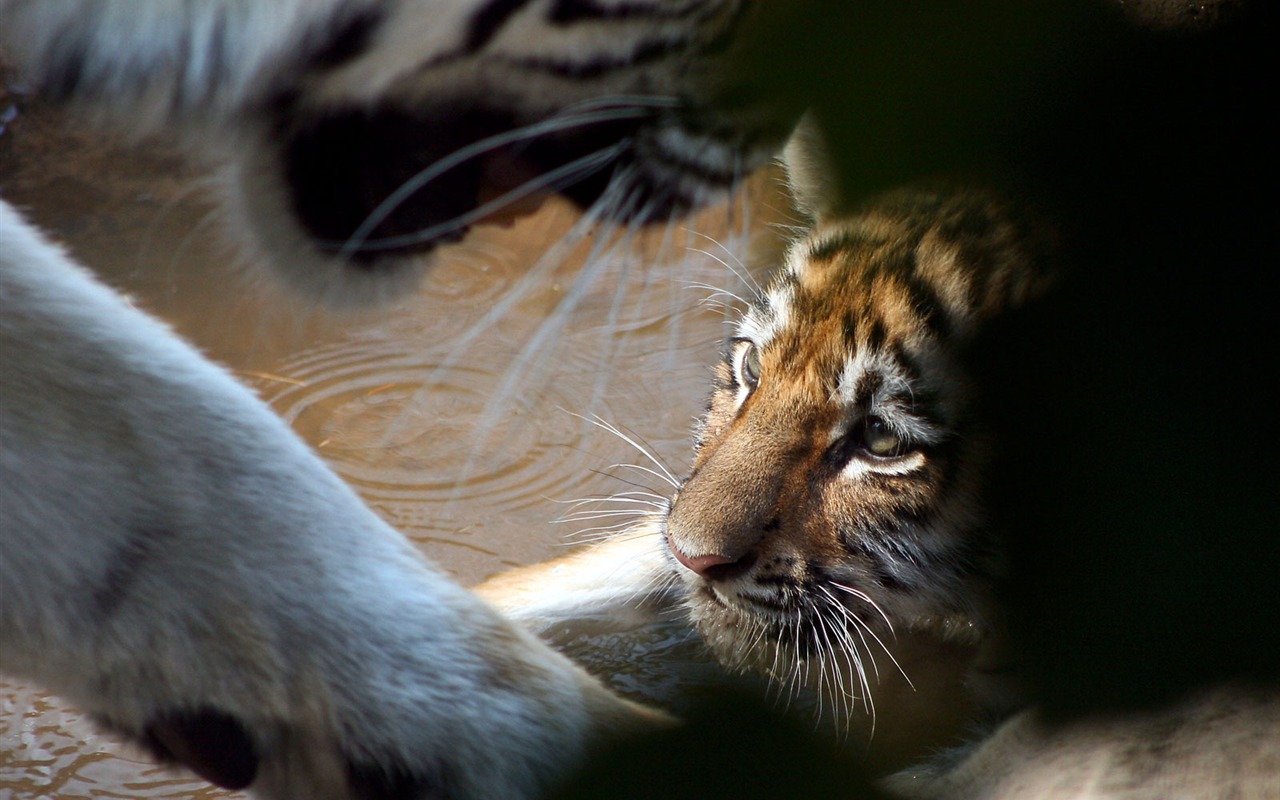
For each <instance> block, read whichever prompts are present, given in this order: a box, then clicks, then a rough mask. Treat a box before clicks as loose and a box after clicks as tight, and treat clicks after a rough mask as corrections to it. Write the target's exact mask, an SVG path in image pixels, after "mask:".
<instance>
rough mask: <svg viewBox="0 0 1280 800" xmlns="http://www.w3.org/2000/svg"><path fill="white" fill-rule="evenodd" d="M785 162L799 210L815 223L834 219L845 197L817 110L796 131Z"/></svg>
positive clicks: (792, 136) (784, 151)
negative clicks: (820, 126)
mask: <svg viewBox="0 0 1280 800" xmlns="http://www.w3.org/2000/svg"><path fill="white" fill-rule="evenodd" d="M782 163H783V166H784V167H786V171H787V188H789V189H790V190H791V202H792V203H793V204H794V205H795V207H796V210H798V211H800V212H801V213H803V214H805V215H806V216H808V217H809V218H810V219H811V220H812V221H813V222H815V223H818V222H822V221H824V220H827V219H830V218H831V217H833V216H835V215H836V214H837V213H838V212H839V211H840V209H841V208H842V207H843V203H844V197H843V195H842V194H841V191H840V178H839V172H838V171H837V170H836V168H835V163H834V162H833V161H832V160H831V155H830V151H829V150H828V147H827V140H826V137H825V136H824V135H823V133H822V130H821V129H820V128H819V127H818V122H817V120H816V119H814V116H813V112H809V113H808V114H805V115H804V117H803V118H802V119H801V120H800V124H799V125H797V126H796V129H795V130H794V131H793V132H792V134H791V138H790V139H789V140H788V141H787V146H786V149H784V150H783V152H782Z"/></svg>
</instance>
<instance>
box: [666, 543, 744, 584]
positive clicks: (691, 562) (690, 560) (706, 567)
mask: <svg viewBox="0 0 1280 800" xmlns="http://www.w3.org/2000/svg"><path fill="white" fill-rule="evenodd" d="M671 554H672V555H673V556H675V557H676V561H679V562H680V563H681V564H684V565H685V566H686V567H688V568H689V569H691V570H693V571H694V572H695V573H697V574H698V575H700V576H701V577H703V578H709V577H711V574H712V573H713V572H715V568H716V567H719V566H721V565H723V564H732V563H733V562H734V561H736V560H737V559H733V558H729V557H728V556H722V555H717V554H715V553H711V554H709V555H705V556H687V555H685V554H684V553H682V552H680V548H678V547H676V546H675V545H674V544H673V545H671Z"/></svg>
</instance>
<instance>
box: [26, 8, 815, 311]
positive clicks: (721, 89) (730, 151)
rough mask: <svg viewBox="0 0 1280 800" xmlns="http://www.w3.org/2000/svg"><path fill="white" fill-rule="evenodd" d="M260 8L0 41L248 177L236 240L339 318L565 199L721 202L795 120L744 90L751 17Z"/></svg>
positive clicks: (32, 65)
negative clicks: (534, 208) (510, 218)
mask: <svg viewBox="0 0 1280 800" xmlns="http://www.w3.org/2000/svg"><path fill="white" fill-rule="evenodd" d="M254 5H255V4H242V3H227V2H207V3H199V4H182V5H181V6H180V7H177V8H168V7H145V8H142V9H137V10H136V11H135V10H131V11H130V13H129V14H127V15H112V14H110V13H109V9H105V10H104V9H103V8H102V7H101V6H99V5H96V4H85V3H75V2H68V3H62V4H58V5H56V6H49V4H42V3H26V2H21V1H20V0H13V2H9V3H7V4H6V8H5V14H6V25H5V28H6V30H5V32H4V34H3V35H0V40H3V41H0V44H2V45H3V46H4V48H5V50H6V52H7V53H9V54H11V57H12V59H13V60H14V62H15V63H16V64H17V65H19V67H21V68H23V69H24V70H26V71H28V72H29V73H30V74H31V75H32V76H33V77H34V78H35V79H36V81H37V82H38V84H39V85H41V86H42V88H43V91H44V92H45V93H46V94H48V95H50V96H52V97H54V98H56V99H59V100H70V101H74V102H77V103H79V104H80V105H81V107H88V108H90V109H91V110H93V111H95V112H99V113H103V114H105V115H107V116H109V117H113V118H116V119H117V120H119V121H121V122H123V123H124V124H125V126H126V127H127V128H129V129H130V130H134V131H140V132H141V131H147V130H151V129H155V128H160V127H162V126H163V127H166V128H168V127H172V123H175V122H176V123H185V127H186V130H187V132H188V133H189V134H190V135H189V137H188V138H190V139H192V140H194V141H195V143H196V144H197V145H198V146H200V147H203V148H205V149H210V148H212V149H214V150H216V151H218V153H219V155H220V156H223V157H225V158H226V159H227V160H229V162H230V164H231V172H232V179H231V181H230V185H231V202H230V203H229V207H230V210H231V211H232V213H233V215H234V216H235V217H236V222H237V225H236V227H238V228H242V229H247V230H248V231H249V232H250V234H251V236H250V237H249V238H250V243H251V244H252V245H255V246H256V248H257V249H259V250H261V251H263V253H262V254H263V255H265V256H266V259H265V260H267V261H269V262H271V263H273V265H274V266H276V267H278V268H280V270H281V272H282V273H283V274H284V277H285V278H286V279H287V280H289V282H291V283H294V284H298V285H300V286H301V287H302V288H303V289H304V290H307V291H309V292H311V293H313V294H320V295H321V296H323V297H325V298H326V299H329V300H332V301H337V302H339V303H347V304H349V303H351V302H360V301H362V300H366V299H376V298H377V297H380V296H383V295H385V294H387V289H388V285H389V286H390V288H392V289H394V288H396V287H398V286H401V285H403V284H406V283H408V282H410V281H411V280H414V279H416V277H417V274H418V272H419V271H420V270H421V268H422V266H423V263H424V262H423V261H422V260H421V259H419V258H416V256H419V255H421V254H423V253H429V252H431V251H434V250H435V249H436V248H438V247H439V246H440V245H441V244H444V243H448V242H453V241H456V240H458V239H460V238H462V237H463V235H464V234H465V233H466V231H467V230H468V229H469V228H470V227H471V226H472V225H474V224H476V223H478V222H482V221H484V220H486V219H491V218H493V217H495V216H502V215H506V214H510V213H512V212H518V211H520V210H524V209H527V208H528V207H529V206H530V204H531V203H533V202H535V201H536V200H537V198H538V197H539V196H541V195H545V194H547V193H551V192H556V193H561V194H564V195H566V196H568V197H569V198H571V199H572V200H574V201H576V202H577V203H579V204H580V205H583V206H591V207H593V208H594V209H595V213H597V214H598V215H599V218H600V219H603V220H611V221H618V222H621V223H625V224H631V223H635V222H640V221H646V220H651V219H666V218H667V217H668V216H669V215H671V214H673V213H677V212H680V211H682V210H685V209H687V208H689V207H691V206H694V205H697V204H701V203H704V202H706V201H708V200H710V199H713V198H716V197H718V196H721V195H723V194H724V192H725V191H726V190H727V189H728V188H729V187H731V186H732V185H733V184H734V182H735V181H736V180H737V179H738V178H740V177H741V176H742V175H744V174H745V173H746V172H748V171H750V170H752V169H753V168H755V167H757V166H759V165H761V164H763V163H764V162H765V161H766V160H767V159H768V158H770V157H771V156H772V155H773V153H774V152H775V151H776V149H777V147H778V146H779V145H780V143H781V141H782V140H783V138H784V137H785V135H786V134H787V132H788V130H789V128H790V126H791V124H792V122H793V121H794V116H795V114H794V113H792V112H791V111H786V110H783V109H782V107H781V106H782V105H784V104H785V102H786V101H784V100H782V99H780V98H776V97H772V96H766V95H764V94H761V93H759V92H752V91H748V90H747V89H746V88H745V87H744V86H742V85H741V81H742V80H744V78H743V76H742V72H743V71H742V70H741V69H738V68H736V67H735V65H736V64H738V63H739V62H741V61H742V59H743V54H744V53H745V52H748V51H751V50H752V49H753V44H752V43H753V42H754V41H757V40H758V37H756V36H755V35H754V33H753V32H755V31H756V30H757V28H758V27H759V22H760V18H762V17H764V11H765V9H762V8H759V6H763V5H765V4H762V3H757V2H753V0H640V1H639V2H637V1H636V0H488V1H487V2H475V0H467V1H466V2H455V1H454V0H398V1H397V2H372V0H323V1H322V2H314V1H313V0H305V1H304V0H288V2H281V3H274V4H271V7H270V8H255V7H254ZM86 16H89V17H100V18H101V20H100V21H101V22H102V23H103V24H98V25H90V24H84V18H85V17H86ZM126 18H127V23H128V24H124V21H125V20H126ZM118 109H128V111H127V112H122V111H120V110H118ZM344 275H345V276H346V277H343V276H344Z"/></svg>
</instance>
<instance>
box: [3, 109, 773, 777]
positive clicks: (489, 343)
mask: <svg viewBox="0 0 1280 800" xmlns="http://www.w3.org/2000/svg"><path fill="white" fill-rule="evenodd" d="M0 106H4V107H2V108H0V113H3V112H4V111H5V110H6V108H7V107H8V101H4V98H3V95H2V94H0ZM74 127H75V126H74V125H72V124H71V123H70V122H69V121H68V120H66V119H64V118H62V117H60V116H58V115H55V114H53V113H51V112H49V111H47V110H43V109H40V108H37V107H34V106H32V105H27V106H26V107H24V108H22V109H21V113H20V114H18V116H17V117H16V118H15V119H11V120H9V121H8V124H7V126H6V128H5V130H4V132H3V134H2V135H0V195H2V196H3V197H4V198H5V199H7V200H9V201H10V202H12V203H14V204H16V205H18V206H19V207H20V208H23V209H24V210H26V211H27V212H28V213H29V214H30V216H31V217H32V218H33V219H34V220H36V221H37V222H38V223H39V224H40V225H42V226H43V227H45V228H46V229H47V230H49V231H51V232H53V233H54V234H55V235H56V236H57V237H58V238H60V239H61V240H62V241H63V242H64V243H65V244H67V246H68V247H69V248H70V250H71V251H72V253H73V254H74V255H75V256H76V257H77V258H79V259H80V260H81V261H82V262H83V263H85V264H86V265H88V266H90V267H92V268H93V269H95V270H96V271H98V272H99V274H101V275H102V276H103V277H104V278H105V279H106V280H107V281H108V282H109V283H111V284H112V285H114V286H116V287H118V288H120V289H122V290H124V291H126V292H128V293H130V294H132V295H133V296H134V297H135V298H136V300H137V302H138V303H139V305H141V306H142V307H144V308H146V309H148V310H150V311H152V312H154V313H156V314H158V315H160V316H162V317H164V318H165V319H167V320H169V321H170V322H171V324H173V325H174V327H175V328H176V329H177V330H178V331H180V332H181V333H182V334H183V335H185V336H186V337H188V338H190V339H192V340H193V341H195V342H196V343H197V344H198V345H200V346H201V347H202V348H203V349H204V350H205V352H207V353H209V354H210V355H211V356H213V357H214V358H215V359H217V360H219V361H221V362H222V363H224V364H226V365H228V366H229V367H230V368H231V369H233V370H234V371H236V372H237V374H239V375H240V377H241V378H242V379H244V380H245V381H246V382H248V383H249V384H250V385H252V386H253V387H254V388H256V389H257V390H258V391H259V392H260V394H261V395H262V396H263V397H264V398H265V399H266V400H267V401H268V402H269V403H270V404H271V405H272V406H273V407H274V408H275V409H276V410H277V411H278V412H279V413H280V414H281V415H283V416H284V417H285V418H286V419H287V420H288V421H289V422H290V423H291V424H292V425H293V426H294V428H295V429H296V430H297V431H298V432H299V433H300V434H301V435H302V436H303V437H305V438H306V439H307V440H308V441H309V442H310V443H311V444H312V445H313V446H314V447H316V448H317V449H318V451H319V452H320V453H321V454H322V455H323V456H324V457H325V458H326V459H327V460H328V462H329V463H330V464H331V465H332V466H333V467H334V469H336V470H337V472H338V473H339V474H340V475H342V476H343V477H344V478H345V479H346V480H348V481H350V482H351V483H352V484H353V485H354V486H355V487H356V488H357V489H358V490H359V491H360V492H361V494H362V495H363V496H364V498H365V499H366V500H367V502H369V503H370V504H371V505H372V507H373V508H374V509H376V510H377V511H378V512H379V513H380V514H382V515H383V516H384V517H385V518H386V519H387V520H389V521H390V522H391V523H392V524H393V525H395V526H396V527H397V528H399V529H400V530H401V531H403V532H404V533H405V534H406V535H408V536H409V537H411V538H412V539H413V541H414V542H415V543H417V544H418V546H419V547H420V548H421V549H422V550H423V551H424V552H425V553H426V554H428V555H429V556H430V557H431V558H433V559H435V560H436V561H437V562H438V563H439V564H441V565H442V566H443V567H444V568H445V569H446V570H448V571H449V572H450V573H451V574H452V575H454V576H455V577H456V578H457V579H459V580H460V581H462V582H464V583H475V582H478V581H480V580H482V579H484V578H485V577H487V576H489V575H492V574H495V573H497V572H499V571H501V570H503V569H506V568H508V567H510V566H516V565H521V564H527V563H532V562H535V561H539V560H542V559H545V558H548V557H552V556H554V555H556V554H557V553H558V552H561V551H562V549H563V547H564V546H565V543H566V541H571V537H572V534H573V533H574V528H573V526H571V525H566V524H557V523H556V522H555V520H556V519H557V518H558V517H560V516H561V515H563V514H564V513H565V508H566V506H565V505H564V504H566V503H567V502H568V501H572V500H575V499H578V498H583V497H590V496H595V495H607V494H610V493H613V492H616V491H623V490H626V489H628V488H631V486H630V483H629V482H639V483H642V484H644V485H646V486H649V487H652V488H655V489H657V490H659V491H665V490H664V489H663V488H662V487H661V485H660V483H659V481H657V480H656V479H654V478H652V477H651V476H649V475H648V474H646V473H644V472H641V471H638V470H634V469H629V468H626V467H619V466H616V465H619V464H627V463H639V462H640V461H641V460H642V459H641V457H640V456H639V455H638V454H637V453H636V452H635V450H634V449H633V448H632V447H631V446H630V445H628V444H626V443H625V442H623V441H621V440H620V439H619V438H617V437H615V436H613V435H611V434H609V433H607V432H605V431H604V430H602V429H601V428H600V427H599V426H597V425H595V424H593V422H592V421H591V419H592V418H593V417H596V416H598V417H599V418H602V419H604V420H608V421H610V422H612V423H615V424H618V425H621V426H625V428H626V430H627V431H629V432H631V433H632V434H633V435H634V436H635V438H636V439H637V440H639V441H643V442H644V443H645V444H646V446H647V447H649V448H651V450H652V451H653V452H654V453H655V454H656V455H657V456H658V457H659V458H660V459H661V460H662V461H663V462H665V463H666V464H667V465H668V466H669V467H670V468H671V469H672V470H673V471H674V472H676V473H677V474H678V473H679V472H680V471H681V470H682V469H683V468H684V465H685V464H686V460H687V457H688V455H687V454H688V432H689V428H690V426H691V423H692V421H693V418H694V417H695V416H696V414H697V413H698V412H699V411H700V409H701V407H702V401H703V398H704V396H705V394H706V393H707V391H708V381H707V377H708V367H707V365H708V364H710V363H711V362H712V360H713V358H714V357H715V354H716V352H717V348H718V345H719V341H720V338H721V337H722V336H723V333H724V329H723V320H724V316H723V312H722V310H721V309H719V308H718V307H717V306H716V304H715V303H711V304H703V303H700V301H703V300H704V299H705V298H707V296H708V295H709V294H710V291H709V290H708V289H707V288H704V287H703V286H700V285H702V284H705V285H714V286H720V287H724V288H726V289H729V290H733V291H739V292H741V291H742V290H741V281H740V279H738V278H736V277H735V276H734V275H733V274H731V272H730V271H729V270H728V269H727V268H726V267H725V266H723V265H722V264H721V263H719V262H720V260H722V259H723V260H730V261H731V260H732V256H731V255H730V254H729V252H727V251H726V249H725V247H727V250H728V251H733V252H741V251H743V250H744V247H743V246H742V244H741V241H740V240H741V238H742V237H743V235H744V233H743V232H744V231H745V230H747V229H748V228H751V229H754V227H752V226H749V225H748V224H747V223H745V222H744V220H743V213H742V208H744V207H745V204H735V205H733V206H732V208H722V209H713V210H711V211H709V212H707V213H705V214H703V215H702V216H701V217H699V218H698V219H697V220H696V221H693V222H691V223H690V224H689V226H690V228H691V229H696V230H699V231H704V232H706V234H708V235H710V236H712V237H714V238H706V237H705V236H703V235H702V234H694V233H690V232H687V231H684V230H683V229H682V230H680V231H675V232H671V231H666V232H653V233H651V234H647V235H646V236H644V237H641V238H640V239H639V240H637V241H634V242H630V243H627V245H626V247H625V248H624V249H623V250H620V251H618V252H614V253H612V254H611V255H600V254H599V253H596V254H595V255H592V254H591V251H592V249H593V248H596V249H599V248H600V241H602V240H603V238H604V237H602V236H600V234H599V232H593V233H592V234H591V235H588V236H586V237H585V238H584V239H583V241H582V242H581V243H580V244H579V245H577V246H575V247H572V248H569V247H561V248H560V250H559V251H553V256H552V257H551V258H549V259H546V258H544V259H542V260H541V261H540V257H542V255H543V254H544V253H545V252H547V251H548V249H553V248H554V247H555V244H556V243H557V242H561V241H564V239H565V236H566V234H567V233H568V232H569V231H570V229H571V228H572V227H573V226H574V224H575V222H576V221H577V220H578V219H579V217H578V215H577V213H576V212H574V211H573V210H572V209H570V208H568V207H567V206H565V205H563V204H561V203H558V202H554V201H553V202H550V203H548V204H547V205H546V206H544V207H543V209H542V210H540V211H539V212H538V213H537V214H535V215H533V216H531V217H528V218H525V219H523V220H521V221H520V222H518V223H517V224H516V225H515V226H513V227H511V228H509V229H505V230H502V229H482V230H479V231H476V232H473V234H472V236H471V237H470V238H469V239H468V240H467V241H466V242H464V243H463V244H461V245H457V246H454V247H452V248H450V249H448V250H447V251H446V252H445V253H444V254H443V258H442V263H441V264H440V265H439V266H438V267H437V268H436V269H435V270H434V271H433V272H432V273H431V274H430V275H429V276H428V279H427V281H426V282H425V283H424V285H423V286H422V289H421V291H419V292H418V293H417V294H416V295H414V296H412V297H409V298H406V299H405V300H403V301H402V302H399V303H397V304H396V305H394V306H393V307H392V308H390V309H384V310H382V311H379V312H372V313H363V314H359V315H339V314H334V313H324V312H316V311H314V310H311V309H307V308H304V307H303V306H302V305H301V304H300V303H299V302H298V301H297V300H296V299H293V298H290V297H288V296H287V295H285V294H283V293H281V292H279V291H277V290H274V289H272V288H270V287H269V286H266V285H264V284H261V283H260V282H256V281H254V282H249V281H246V280H245V279H244V275H243V273H244V272H245V271H246V267H247V268H248V271H249V272H252V271H253V270H252V266H253V265H251V264H248V265H246V264H244V263H243V262H244V260H245V259H244V257H243V256H241V255H239V254H238V251H237V249H236V248H235V247H233V246H230V245H228V244H227V237H226V236H225V235H224V231H223V229H222V223H221V221H220V220H221V217H220V215H219V214H217V213H216V211H215V208H216V206H215V204H214V203H213V201H212V200H211V199H210V198H211V191H209V181H207V180H206V179H205V178H204V177H202V173H201V172H199V171H196V170H195V169H193V168H192V167H191V166H189V165H188V164H187V163H186V162H185V161H183V160H182V159H181V158H179V157H177V156H176V155H174V154H173V153H171V152H170V151H168V150H167V149H165V148H164V147H162V146H157V145H154V144H148V145H146V146H143V147H125V146H122V145H120V144H118V143H116V142H113V141H111V140H109V139H106V138H104V137H103V135H102V134H100V133H94V132H89V131H77V130H73V129H74ZM731 240H732V241H731ZM721 243H722V244H723V245H724V246H725V247H722V246H721ZM698 251H706V253H705V254H704V253H701V252H698ZM588 256H591V257H588ZM584 261H586V262H589V264H590V266H589V267H587V268H584V267H583V264H584ZM653 264H661V265H662V268H661V269H653V268H652V265H653ZM530 276H532V277H530ZM249 287H253V288H249ZM570 305H572V306H573V307H572V308H568V306H570ZM499 306H509V307H508V308H506V310H505V312H504V313H502V314H501V316H500V317H499V318H497V319H496V320H493V321H491V322H489V323H487V324H484V325H482V326H477V321H478V320H481V319H482V318H483V317H484V316H485V314H486V312H487V311H488V310H490V309H493V308H495V307H499ZM588 524H589V523H588ZM671 645H672V641H671V640H670V639H669V638H664V637H663V636H658V637H657V638H655V639H654V640H653V648H651V649H654V650H655V651H657V650H660V648H662V647H668V646H671ZM632 646H634V643H631V644H628V645H627V647H632ZM640 646H642V647H643V646H644V643H643V642H641V643H640ZM596 652H607V648H605V649H603V650H601V649H598V648H597V650H596ZM624 655H625V654H620V655H619V658H622V657H623V656H624ZM606 666H607V665H606ZM636 682H643V675H641V674H640V673H639V672H637V673H635V674H633V675H627V674H620V675H618V678H617V681H616V682H615V683H616V685H619V686H621V687H623V688H626V687H627V686H628V684H629V683H636ZM636 690H637V691H642V688H641V687H637V688H636ZM234 796H237V795H234V794H232V793H227V792H221V791H216V790H213V789H211V788H209V787H207V786H203V785H202V784H200V783H198V782H195V781H191V780H188V779H185V778H182V777H175V776H174V775H173V774H172V773H168V772H165V771H163V770H158V769H156V768H155V767H153V766H151V765H149V764H147V763H145V762H142V761H139V760H137V759H135V758H132V757H131V756H130V754H129V753H127V751H125V750H124V749H123V748H121V747H120V746H119V745H117V744H116V743H114V742H112V741H111V740H109V739H108V738H107V737H103V736H101V735H99V734H98V733H96V732H95V731H94V730H93V729H92V728H91V727H89V726H88V725H86V724H85V723H84V722H82V721H81V714H80V713H79V712H77V711H76V710H75V709H72V708H70V707H68V706H66V705H65V704H64V703H62V702H60V701H59V700H57V699H56V698H50V697H47V696H45V695H43V694H41V693H40V692H38V691H36V690H34V689H32V688H30V687H27V686H23V685H19V684H16V683H12V682H9V683H0V798H6V799H7V798H41V797H58V798H106V797H172V798H188V797H191V798H195V797H200V798H210V797H234Z"/></svg>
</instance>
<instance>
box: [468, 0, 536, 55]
mask: <svg viewBox="0 0 1280 800" xmlns="http://www.w3.org/2000/svg"><path fill="white" fill-rule="evenodd" d="M528 4H529V0H493V2H491V3H489V4H488V5H486V6H484V7H483V8H481V9H480V10H479V11H477V12H476V13H475V14H474V15H473V16H472V17H471V24H470V25H468V26H467V39H466V42H465V43H464V44H463V46H462V50H463V53H464V54H467V55H470V54H472V53H475V52H477V51H479V50H480V49H481V48H482V47H484V46H485V45H487V44H488V43H489V42H491V41H493V37H495V36H497V35H498V31H499V30H500V29H501V28H502V26H503V25H505V24H506V22H507V20H509V19H511V16H512V15H513V14H515V13H516V12H517V11H519V10H520V9H521V8H524V7H525V6H527V5H528Z"/></svg>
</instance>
